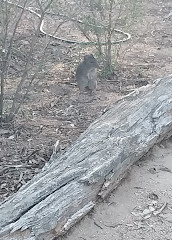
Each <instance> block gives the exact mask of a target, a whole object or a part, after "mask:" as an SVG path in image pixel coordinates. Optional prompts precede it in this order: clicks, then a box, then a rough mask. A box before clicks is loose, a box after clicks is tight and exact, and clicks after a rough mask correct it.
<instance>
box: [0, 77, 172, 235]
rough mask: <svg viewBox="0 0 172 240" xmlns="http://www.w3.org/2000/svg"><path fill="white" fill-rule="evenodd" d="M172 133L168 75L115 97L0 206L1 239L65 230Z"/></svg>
mask: <svg viewBox="0 0 172 240" xmlns="http://www.w3.org/2000/svg"><path fill="white" fill-rule="evenodd" d="M171 135H172V75H171V76H169V77H166V78H163V79H158V80H157V81H156V82H155V83H154V84H153V85H149V86H146V87H142V88H140V89H137V90H136V91H134V92H133V93H132V94H130V95H128V96H126V97H125V98H123V99H121V100H119V101H118V102H116V103H115V104H114V105H113V106H111V107H110V108H109V109H108V110H107V111H106V112H105V113H104V114H103V115H102V116H101V117H100V118H99V119H97V120H96V121H95V122H94V123H92V124H91V125H90V126H89V128H88V129H87V130H86V131H85V132H84V133H83V134H81V136H80V137H79V138H78V140H77V141H76V142H75V143H74V144H73V145H72V146H71V147H70V148H69V149H68V150H67V151H66V152H65V153H64V154H62V155H57V156H55V155H53V156H52V158H51V164H49V165H46V166H45V167H44V169H43V170H42V172H41V173H40V174H38V175H37V176H35V177H34V178H33V179H32V180H31V181H30V182H28V183H27V184H26V185H24V186H23V187H22V188H21V189H20V190H19V191H18V192H17V193H16V194H14V195H13V196H12V197H10V198H9V199H7V201H6V202H4V203H3V204H2V205H1V206H0V239H3V240H7V239H8V240H12V239H13V240H19V239H22V240H24V239H31V240H37V239H38V240H43V239H47V240H50V239H53V238H54V237H55V236H58V235H61V234H63V233H64V232H65V231H67V230H68V229H69V228H70V227H71V226H72V225H73V224H75V223H76V222H77V221H79V219H81V218H82V217H83V216H84V215H85V214H87V213H88V212H89V211H90V210H91V209H92V208H93V207H94V205H95V203H96V200H97V199H98V198H99V197H102V198H104V197H105V196H106V195H107V194H108V193H109V192H110V191H112V190H113V189H115V187H116V186H117V185H118V183H119V181H120V180H121V179H122V178H123V177H124V176H125V173H126V171H127V170H128V169H129V168H130V166H131V165H132V164H133V163H134V162H136V161H137V160H138V159H140V158H141V157H142V156H143V155H144V154H145V153H146V152H148V151H149V149H150V148H151V147H152V146H153V145H154V144H155V143H157V142H159V141H161V140H162V139H163V138H164V137H168V136H171Z"/></svg>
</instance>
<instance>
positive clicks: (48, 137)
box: [0, 0, 172, 240]
mask: <svg viewBox="0 0 172 240" xmlns="http://www.w3.org/2000/svg"><path fill="white" fill-rule="evenodd" d="M144 8H145V12H144V16H143V18H142V19H141V20H139V21H138V22H137V23H135V24H134V25H133V27H132V29H131V32H130V33H131V35H132V40H131V41H130V42H126V43H124V44H123V45H122V46H121V50H120V57H119V58H118V63H119V66H118V68H117V69H116V71H115V72H114V75H113V76H110V77H109V78H108V79H102V78H100V79H99V81H98V88H97V90H96V93H95V95H93V96H89V95H82V96H80V95H79V91H78V88H77V86H76V85H75V79H74V72H75V68H76V64H77V61H76V58H75V54H76V56H78V55H77V53H76V52H75V51H73V52H72V55H73V56H72V57H71V55H70V54H71V51H72V50H70V51H68V50H67V51H66V52H63V51H61V50H58V49H57V48H56V47H55V46H51V48H50V49H49V53H50V55H51V61H49V62H48V64H49V65H50V66H51V67H50V70H49V71H48V72H47V71H46V72H45V75H44V78H43V79H38V80H40V81H38V84H37V85H35V87H34V89H33V91H32V92H31V93H30V95H29V96H28V99H27V101H26V102H25V104H24V105H23V107H22V109H21V111H20V113H19V114H18V115H17V117H16V118H15V121H14V122H13V123H11V124H2V126H1V128H0V202H2V201H4V200H5V199H6V198H7V197H8V196H9V195H11V194H13V193H14V192H16V191H17V190H18V189H19V188H20V187H21V186H22V185H23V184H25V183H26V182H27V181H29V180H30V179H31V178H32V177H33V176H34V175H35V174H37V173H38V172H39V171H41V169H42V167H43V166H44V165H45V163H46V162H47V161H49V158H50V156H51V154H52V150H53V145H54V144H55V143H56V142H57V140H59V148H60V151H61V152H63V151H65V150H66V149H67V147H68V146H69V145H70V144H72V143H73V142H74V141H75V140H76V139H77V138H78V136H79V135H80V134H81V133H82V132H83V131H84V130H85V129H86V128H87V127H88V126H89V124H90V123H91V122H93V121H94V120H95V119H96V118H98V117H99V116H100V115H101V114H102V112H103V111H104V109H105V108H106V107H107V106H108V105H110V104H112V103H114V102H115V101H116V100H117V99H119V98H121V97H122V96H123V95H124V94H127V93H129V92H131V91H132V90H133V89H135V88H137V87H140V86H142V85H146V84H147V83H151V82H152V81H154V80H155V79H156V78H160V77H163V76H166V75H168V74H171V69H172V51H171V48H172V31H171V25H172V16H170V15H168V14H169V13H170V12H171V11H172V2H171V0H164V1H160V0H150V1H148V0H145V1H144ZM27 21H29V17H28V19H27ZM58 51H60V54H61V55H60V56H62V57H61V58H60V60H59V59H57V52H58ZM87 51H91V50H90V49H89V50H88V49H87ZM58 53H59V52H58ZM14 71H15V70H14ZM16 79H17V77H16ZM16 79H13V81H10V82H7V89H8V94H7V98H9V99H10V96H11V92H12V91H13V87H14V85H15V83H16V81H17V80H16ZM156 148H157V149H156V151H154V152H153V153H152V155H151V156H150V157H148V158H147V159H146V160H145V161H144V162H139V163H138V164H137V165H135V166H134V167H133V170H132V171H131V173H130V175H129V176H128V178H127V179H126V180H125V181H123V182H122V184H121V186H120V187H119V188H118V190H117V191H115V192H114V193H112V195H111V196H110V197H109V199H107V201H106V202H104V203H100V204H99V205H98V206H97V207H96V208H95V212H93V213H92V214H90V215H89V216H87V217H85V219H84V220H83V221H82V222H81V223H80V224H77V225H76V227H75V228H73V230H72V231H70V232H69V235H68V236H67V239H69V240H70V239H76V240H77V239H84V240H89V239H100V240H103V239H130V240H132V239H152V240H156V239H165V240H168V239H171V233H172V229H171V222H172V217H171V215H170V214H171V211H172V202H171V197H172V196H171V190H172V189H171V184H172V182H171V180H172V175H171V172H170V171H171V170H172V165H171V162H170V161H171V158H172V143H171V141H169V142H168V143H167V146H166V148H162V147H156ZM151 169H152V170H151ZM164 169H166V170H164ZM164 203H166V205H165V208H164V210H162V212H161V213H160V214H158V215H156V216H154V215H153V213H152V214H151V216H148V218H147V219H145V218H144V217H145V216H142V217H141V216H140V215H139V214H138V213H141V212H143V211H144V210H145V209H149V207H150V206H151V207H152V209H153V208H154V209H155V210H157V209H159V208H161V206H162V205H163V204H164ZM155 210H154V211H155ZM131 212H136V214H135V215H133V214H132V213H131ZM136 215H138V216H136ZM161 215H162V216H161ZM64 238H66V237H64Z"/></svg>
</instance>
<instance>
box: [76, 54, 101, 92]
mask: <svg viewBox="0 0 172 240" xmlns="http://www.w3.org/2000/svg"><path fill="white" fill-rule="evenodd" d="M97 68H99V65H98V62H97V60H96V59H95V57H94V56H93V54H90V55H85V56H84V60H83V61H82V62H81V63H80V64H79V65H78V67H77V70H76V81H77V85H78V87H79V90H80V92H81V93H82V92H84V91H85V90H88V91H90V92H91V93H92V91H93V90H94V89H96V87H97Z"/></svg>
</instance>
